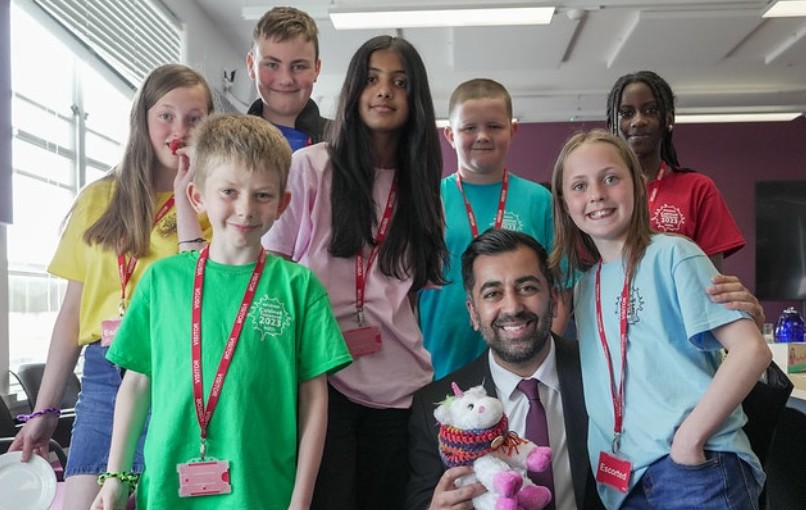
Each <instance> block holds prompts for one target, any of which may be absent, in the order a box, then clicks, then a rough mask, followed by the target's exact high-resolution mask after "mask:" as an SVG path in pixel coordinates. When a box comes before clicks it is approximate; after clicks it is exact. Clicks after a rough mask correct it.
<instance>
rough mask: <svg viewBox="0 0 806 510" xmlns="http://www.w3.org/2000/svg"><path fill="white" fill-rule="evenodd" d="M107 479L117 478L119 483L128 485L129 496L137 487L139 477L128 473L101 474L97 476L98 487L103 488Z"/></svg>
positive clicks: (136, 474)
mask: <svg viewBox="0 0 806 510" xmlns="http://www.w3.org/2000/svg"><path fill="white" fill-rule="evenodd" d="M107 478H117V479H118V480H120V481H121V482H124V483H126V484H128V485H129V494H131V493H132V492H134V489H135V488H136V487H137V482H138V481H139V480H140V475H139V474H138V473H132V472H130V471H115V472H113V473H101V474H100V475H98V485H100V486H103V484H104V482H105V481H106V479H107Z"/></svg>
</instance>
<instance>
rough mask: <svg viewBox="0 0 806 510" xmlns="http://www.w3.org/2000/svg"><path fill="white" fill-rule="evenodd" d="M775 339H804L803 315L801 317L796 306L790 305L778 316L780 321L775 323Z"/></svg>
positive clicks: (781, 340) (793, 340) (778, 340)
mask: <svg viewBox="0 0 806 510" xmlns="http://www.w3.org/2000/svg"><path fill="white" fill-rule="evenodd" d="M775 341H776V342H803V341H804V326H803V317H801V315H800V314H799V313H798V311H797V310H795V308H794V307H791V306H790V307H789V308H787V309H786V310H784V311H783V313H781V316H780V317H778V322H777V323H776V324H775Z"/></svg>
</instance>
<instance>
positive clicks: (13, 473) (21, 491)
mask: <svg viewBox="0 0 806 510" xmlns="http://www.w3.org/2000/svg"><path fill="white" fill-rule="evenodd" d="M20 457H22V452H9V453H6V454H4V455H0V494H2V495H3V497H2V498H0V510H20V509H21V508H25V509H26V510H48V508H50V504H51V503H52V502H53V498H54V497H55V496H56V473H54V472H53V466H51V465H50V464H48V462H47V461H46V460H45V459H43V458H42V457H40V456H39V455H35V454H34V455H31V459H30V460H29V461H28V462H22V461H21V460H20Z"/></svg>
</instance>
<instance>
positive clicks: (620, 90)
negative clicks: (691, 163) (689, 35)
mask: <svg viewBox="0 0 806 510" xmlns="http://www.w3.org/2000/svg"><path fill="white" fill-rule="evenodd" d="M674 103H675V96H674V94H673V93H672V89H671V87H670V86H669V84H668V83H667V82H666V80H664V79H663V78H661V77H660V76H658V75H657V74H656V73H654V72H652V71H638V72H635V73H630V74H626V75H624V76H622V77H621V78H619V79H618V80H617V81H616V83H615V85H613V88H612V90H611V91H610V95H609V96H608V98H607V126H608V128H609V129H610V131H611V132H612V133H613V134H614V135H616V136H618V137H619V138H621V139H623V140H624V141H626V142H627V144H628V145H629V146H630V148H631V149H632V151H633V153H635V155H636V156H637V157H638V161H639V162H640V164H641V168H642V170H643V174H644V177H645V181H646V186H647V197H648V199H649V214H650V221H651V226H652V228H653V229H654V230H656V231H660V232H671V233H677V234H682V235H685V236H687V237H689V238H691V239H692V240H693V241H694V242H695V243H697V244H698V245H699V246H700V248H702V250H703V251H704V252H705V253H706V254H707V255H708V256H709V257H710V258H711V261H712V262H713V263H714V265H715V266H716V268H717V269H718V270H720V271H721V270H722V262H723V259H724V258H725V257H727V256H729V255H731V254H732V253H735V252H736V251H738V250H740V249H741V248H742V247H744V245H745V240H744V238H743V237H742V234H741V232H739V228H738V226H737V225H736V222H735V221H734V220H733V216H732V215H731V213H730V211H729V210H728V207H727V205H726V204H725V200H724V199H723V198H722V195H721V194H720V193H719V190H718V189H717V187H716V185H715V184H714V182H713V181H712V180H711V179H710V178H708V177H707V176H705V175H703V174H700V173H697V172H695V171H693V170H691V169H688V168H684V167H682V166H681V164H680V162H679V161H678V159H677V151H676V150H675V147H674V144H673V143H672V134H673V133H674V120H675V104H674Z"/></svg>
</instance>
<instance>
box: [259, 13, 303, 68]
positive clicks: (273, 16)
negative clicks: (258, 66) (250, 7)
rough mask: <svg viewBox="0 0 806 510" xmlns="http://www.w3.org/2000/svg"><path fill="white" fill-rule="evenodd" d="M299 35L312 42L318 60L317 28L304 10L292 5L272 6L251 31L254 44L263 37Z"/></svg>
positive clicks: (292, 37)
mask: <svg viewBox="0 0 806 510" xmlns="http://www.w3.org/2000/svg"><path fill="white" fill-rule="evenodd" d="M299 36H302V37H303V38H304V39H305V40H306V41H308V42H312V43H313V48H314V52H315V55H316V60H319V28H318V27H317V26H316V22H315V21H314V20H313V18H312V17H311V16H310V15H309V14H308V13H307V12H305V11H301V10H299V9H296V8H294V7H274V8H272V9H271V10H269V11H266V14H264V15H263V17H261V18H260V20H259V21H258V22H257V24H256V25H255V29H254V30H253V31H252V41H253V42H254V44H255V45H257V44H259V43H260V41H261V40H263V39H277V40H278V41H287V40H289V39H294V38H295V37H299Z"/></svg>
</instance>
